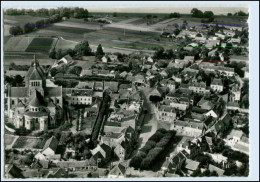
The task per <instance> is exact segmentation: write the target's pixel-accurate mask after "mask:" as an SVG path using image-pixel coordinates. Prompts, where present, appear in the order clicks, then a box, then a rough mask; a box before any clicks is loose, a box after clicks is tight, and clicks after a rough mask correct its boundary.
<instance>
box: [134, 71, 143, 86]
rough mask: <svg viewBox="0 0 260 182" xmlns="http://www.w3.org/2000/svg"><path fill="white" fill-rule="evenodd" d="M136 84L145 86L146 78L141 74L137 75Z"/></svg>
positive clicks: (135, 77)
mask: <svg viewBox="0 0 260 182" xmlns="http://www.w3.org/2000/svg"><path fill="white" fill-rule="evenodd" d="M133 82H134V83H135V84H137V85H138V86H142V85H144V84H145V82H146V81H145V77H144V76H143V75H141V74H137V75H135V76H134V81H133Z"/></svg>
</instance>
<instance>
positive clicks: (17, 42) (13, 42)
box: [4, 37, 34, 52]
mask: <svg viewBox="0 0 260 182" xmlns="http://www.w3.org/2000/svg"><path fill="white" fill-rule="evenodd" d="M33 39H34V38H33V37H11V38H9V39H8V41H7V42H6V44H5V46H4V51H17V52H20V51H21V52H25V50H26V49H27V47H28V46H29V45H30V43H31V42H32V40H33Z"/></svg>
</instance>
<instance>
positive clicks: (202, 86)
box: [188, 82, 209, 94]
mask: <svg viewBox="0 0 260 182" xmlns="http://www.w3.org/2000/svg"><path fill="white" fill-rule="evenodd" d="M188 86H189V90H192V91H193V92H194V93H200V94H205V93H209V90H208V89H207V88H206V83H204V82H192V83H189V84H188Z"/></svg>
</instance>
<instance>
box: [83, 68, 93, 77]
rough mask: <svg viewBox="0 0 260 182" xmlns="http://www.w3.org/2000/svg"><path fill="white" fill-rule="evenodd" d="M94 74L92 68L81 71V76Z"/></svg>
mask: <svg viewBox="0 0 260 182" xmlns="http://www.w3.org/2000/svg"><path fill="white" fill-rule="evenodd" d="M92 75H93V73H92V70H89V69H84V70H82V71H81V73H80V76H92Z"/></svg>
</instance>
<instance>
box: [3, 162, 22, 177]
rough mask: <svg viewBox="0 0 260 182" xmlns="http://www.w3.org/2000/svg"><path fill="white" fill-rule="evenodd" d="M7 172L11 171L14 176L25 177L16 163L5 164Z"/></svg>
mask: <svg viewBox="0 0 260 182" xmlns="http://www.w3.org/2000/svg"><path fill="white" fill-rule="evenodd" d="M5 173H9V175H10V176H11V177H12V178H24V176H23V174H22V170H21V169H20V168H18V167H17V166H16V165H15V164H7V165H6V166H5Z"/></svg>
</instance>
